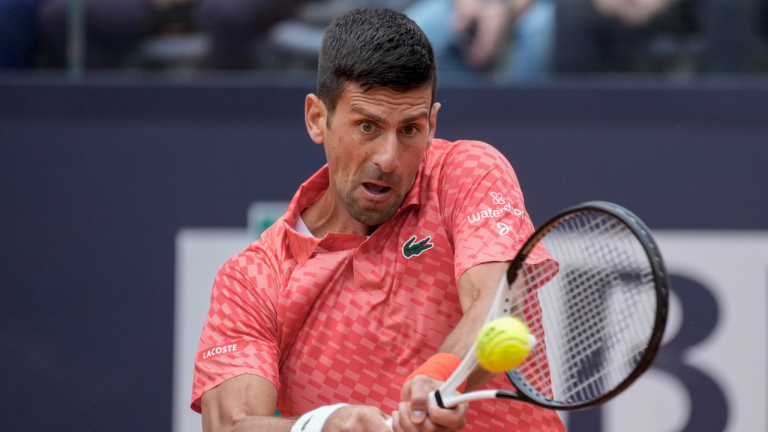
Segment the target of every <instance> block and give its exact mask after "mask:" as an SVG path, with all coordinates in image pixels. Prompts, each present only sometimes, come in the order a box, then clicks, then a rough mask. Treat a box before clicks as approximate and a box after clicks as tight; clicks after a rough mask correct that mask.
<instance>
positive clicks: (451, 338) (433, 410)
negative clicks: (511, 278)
mask: <svg viewBox="0 0 768 432" xmlns="http://www.w3.org/2000/svg"><path fill="white" fill-rule="evenodd" d="M508 268H509V263H508V262H491V263H484V264H479V265H476V266H474V267H471V268H469V269H467V271H465V272H464V274H462V275H461V278H459V282H458V284H457V288H458V292H459V301H460V302H461V309H462V311H463V313H464V316H463V317H462V318H461V320H459V323H458V324H457V325H456V327H455V328H454V329H453V331H451V333H450V334H449V335H448V336H447V337H446V338H445V341H444V342H443V344H442V345H441V346H440V349H439V350H438V352H444V353H451V354H454V355H456V356H458V357H459V358H463V357H464V355H465V354H466V353H467V351H469V349H470V348H471V347H472V343H473V342H474V340H475V335H477V332H478V331H480V328H481V327H482V326H483V324H484V323H485V318H486V316H487V315H488V310H489V309H490V307H491V304H492V303H493V299H494V297H495V296H496V288H497V287H498V286H499V281H500V280H501V278H502V276H503V275H504V274H505V273H506V272H507V269H508ZM493 377H494V374H493V373H491V372H488V371H486V370H484V369H482V368H477V369H476V370H475V371H474V372H472V374H471V375H470V376H469V378H468V379H467V386H466V391H471V390H475V389H477V388H479V387H481V386H483V385H485V384H486V383H488V381H490V380H491V379H492V378H493ZM440 384H442V382H440V381H437V380H434V379H432V378H429V377H426V376H424V375H418V376H416V377H414V378H413V379H412V380H410V381H408V382H407V383H406V384H405V386H404V387H403V400H405V401H407V402H410V407H411V419H412V421H413V422H414V423H416V424H422V423H423V422H424V421H425V420H426V416H425V414H427V413H428V417H429V420H430V421H432V422H434V423H435V424H437V425H445V426H448V425H454V426H455V425H456V416H457V414H459V413H460V414H461V417H462V418H461V421H462V422H463V413H464V411H466V406H465V407H463V408H462V409H461V410H460V412H454V410H443V409H440V408H439V407H428V403H427V397H428V395H429V392H431V391H434V390H436V389H437V388H438V387H439V386H440ZM464 405H466V404H464Z"/></svg>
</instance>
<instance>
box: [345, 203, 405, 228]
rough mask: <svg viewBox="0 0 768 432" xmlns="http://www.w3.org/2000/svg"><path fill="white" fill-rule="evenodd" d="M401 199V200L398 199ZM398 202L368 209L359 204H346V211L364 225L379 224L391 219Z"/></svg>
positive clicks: (395, 211)
mask: <svg viewBox="0 0 768 432" xmlns="http://www.w3.org/2000/svg"><path fill="white" fill-rule="evenodd" d="M400 201H402V200H400ZM398 208H400V203H392V204H390V205H388V206H386V207H384V208H381V209H369V208H365V207H363V206H359V205H351V206H347V211H348V212H349V214H350V216H352V218H353V219H355V220H356V221H358V222H360V223H361V224H363V225H366V226H379V225H381V224H383V223H384V222H386V221H388V220H390V219H392V216H394V215H395V213H397V209H398Z"/></svg>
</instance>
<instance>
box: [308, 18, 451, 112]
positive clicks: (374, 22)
mask: <svg viewBox="0 0 768 432" xmlns="http://www.w3.org/2000/svg"><path fill="white" fill-rule="evenodd" d="M347 82H352V83H356V84H359V85H360V86H361V87H364V88H365V89H366V90H370V89H373V88H376V87H387V88H389V89H392V90H394V91H398V92H406V91H409V90H415V89H419V88H423V87H424V86H426V85H428V84H431V85H432V102H433V103H434V101H435V93H436V92H437V64H436V63H435V53H434V51H433V49H432V44H431V43H430V42H429V39H427V36H426V35H425V34H424V32H423V31H422V30H421V28H419V26H418V25H417V24H416V23H415V22H413V20H411V19H410V18H408V17H407V16H405V15H404V14H402V13H400V12H396V11H393V10H389V9H356V10H353V11H350V12H347V13H345V14H344V15H342V16H340V17H338V18H336V19H335V20H334V21H333V22H332V23H331V24H330V25H329V26H328V28H327V29H326V30H325V35H324V36H323V45H322V48H321V49H320V58H319V61H318V67H317V96H318V97H319V98H320V100H322V101H323V103H324V104H325V106H326V107H327V108H328V111H329V115H328V124H330V119H331V116H332V114H333V111H334V110H335V109H336V105H337V104H338V102H339V99H340V98H341V94H342V92H343V90H344V85H345V84H346V83H347Z"/></svg>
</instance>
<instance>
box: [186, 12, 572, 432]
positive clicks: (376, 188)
mask: <svg viewBox="0 0 768 432" xmlns="http://www.w3.org/2000/svg"><path fill="white" fill-rule="evenodd" d="M436 89H437V73H436V65H435V61H434V53H433V51H432V47H431V45H430V44H429V41H428V40H427V39H426V36H425V35H424V33H423V32H422V31H421V30H420V29H419V28H418V26H416V24H415V23H414V22H413V21H411V20H410V19H408V18H407V17H405V16H404V15H402V14H400V13H398V12H394V11H390V10H358V11H353V12H350V13H348V14H345V15H344V16H342V17H340V18H339V19H337V20H335V21H334V22H333V23H332V24H331V25H330V26H329V28H328V29H327V30H326V34H325V37H324V40H323V47H322V50H321V53H320V59H319V66H318V94H317V96H315V95H312V94H310V95H308V96H307V98H306V101H305V120H306V124H307V130H308V132H309V135H310V137H311V138H312V140H313V141H315V142H316V143H318V144H320V143H322V144H323V145H324V146H325V151H326V156H327V160H328V165H327V166H326V167H323V168H322V169H321V170H320V171H318V172H317V173H316V174H315V175H314V176H312V178H310V179H309V180H308V181H307V182H306V183H304V185H302V186H301V188H300V189H299V191H298V192H297V193H296V195H295V196H294V198H293V201H292V202H291V204H290V207H289V209H288V211H287V212H286V214H285V216H283V217H282V218H281V219H279V220H278V221H277V222H276V223H275V225H273V226H272V227H271V228H269V229H268V230H267V231H266V232H265V233H264V234H263V235H262V237H261V239H260V240H259V241H257V242H254V243H253V244H252V245H251V246H250V247H249V248H248V249H246V250H245V251H243V252H242V253H240V254H238V255H237V256H235V257H234V258H232V259H231V260H230V261H228V262H227V263H226V264H225V265H224V266H223V267H222V269H221V270H220V271H219V273H218V275H217V277H216V281H215V282H214V287H213V293H212V296H211V308H210V311H209V314H208V317H207V320H206V324H205V326H204V328H203V334H202V337H201V339H200V345H199V349H198V356H197V359H196V367H195V378H194V390H193V395H192V408H193V409H195V410H197V411H198V412H202V414H203V428H204V430H206V431H229V430H239V431H262V430H264V431H267V430H268V431H289V430H292V431H293V432H297V431H305V432H319V431H321V430H322V431H326V432H331V431H373V432H385V431H388V430H389V429H388V428H387V426H386V424H385V420H386V419H387V418H388V417H389V415H391V416H392V419H393V422H394V430H395V431H396V432H404V431H408V432H413V431H451V430H457V429H460V428H462V427H463V426H464V425H465V424H467V425H468V426H469V427H470V428H471V429H472V430H480V431H483V430H488V431H490V430H501V429H504V430H518V431H534V430H536V431H550V430H557V431H562V430H564V428H563V427H562V423H560V421H559V419H558V418H557V415H556V414H555V413H554V412H552V411H546V410H542V409H539V408H536V407H533V406H531V405H526V404H522V403H515V402H513V403H509V402H495V401H484V402H475V403H473V405H472V406H469V407H468V406H467V404H462V405H460V406H458V407H456V408H454V409H440V408H438V407H435V406H428V405H427V394H428V392H429V391H431V390H434V389H436V388H437V387H438V386H439V385H440V383H441V379H436V378H435V377H436V375H435V374H434V373H433V372H431V371H429V370H428V369H429V367H426V366H427V365H431V366H440V367H451V366H446V365H448V364H449V363H451V362H453V365H452V367H454V368H455V366H456V364H457V363H458V358H459V357H461V356H463V355H464V354H465V353H466V352H467V350H468V349H469V347H470V345H471V343H472V340H473V337H474V335H475V334H476V333H477V331H478V330H479V328H480V327H481V325H482V323H483V320H484V318H485V316H486V314H487V311H488V308H489V306H490V303H491V302H492V300H493V296H494V294H495V289H496V287H497V284H498V281H499V279H500V278H501V277H502V275H503V274H504V272H505V270H506V268H507V266H508V264H507V262H508V261H509V260H511V259H512V258H513V257H514V255H515V253H516V251H517V249H518V248H519V247H520V246H521V245H522V243H523V241H524V240H525V239H526V238H527V237H528V235H529V234H530V233H531V232H532V231H533V227H532V224H531V222H530V220H529V218H528V217H527V215H526V214H525V211H524V205H523V198H522V194H521V192H520V189H519V185H518V183H517V179H516V178H515V175H514V172H513V171H512V167H511V166H510V165H509V163H508V162H507V161H506V159H504V157H503V156H502V155H501V154H500V153H498V152H497V151H496V150H494V149H493V148H492V147H490V146H488V145H487V144H483V143H479V142H473V141H465V142H457V143H449V142H446V141H442V140H437V139H434V133H435V125H436V120H437V113H438V110H439V108H440V104H439V103H435V102H434V99H435V92H436ZM504 209H506V210H504ZM436 353H438V354H436ZM417 368H418V369H417ZM414 371H415V372H414ZM410 374H413V376H412V377H409V375H410ZM408 378H410V379H408ZM438 378H439V377H438ZM442 379H445V377H443V378H442ZM490 379H493V382H492V383H491V385H493V386H496V387H503V386H506V388H511V386H510V385H509V384H506V383H505V378H504V377H503V375H501V376H497V377H493V376H492V375H490V374H489V373H487V372H484V371H481V370H478V371H476V372H475V373H474V374H473V375H472V376H470V378H469V379H468V382H467V384H466V390H467V391H469V390H473V389H476V388H478V387H480V386H482V385H484V384H485V383H487V382H488V380H490ZM401 399H402V402H401ZM340 403H350V404H352V405H348V406H344V405H339V404H340ZM275 408H277V409H279V411H280V414H281V417H275V416H273V413H274V410H275ZM299 415H303V416H302V417H301V418H300V419H298V421H297V419H296V418H295V417H296V416H299ZM286 417H287V418H286Z"/></svg>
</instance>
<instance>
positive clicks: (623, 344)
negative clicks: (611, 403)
mask: <svg viewBox="0 0 768 432" xmlns="http://www.w3.org/2000/svg"><path fill="white" fill-rule="evenodd" d="M542 245H543V248H542ZM547 256H550V257H551V258H553V260H546V259H545V260H544V261H541V260H542V259H543V258H546V257H547ZM537 262H539V263H540V264H539V265H538V266H537V264H536V263H537ZM553 262H554V263H553ZM507 281H508V283H509V287H510V288H509V293H510V296H509V298H508V299H505V300H504V301H503V302H502V303H501V305H500V310H499V311H497V313H499V314H502V313H511V314H515V315H517V316H520V317H521V318H523V319H524V321H525V322H526V324H528V326H529V327H530V328H531V332H532V333H533V334H534V336H536V338H537V339H538V340H539V344H537V346H536V348H535V349H534V350H533V351H532V352H531V354H530V355H529V357H528V358H527V359H526V361H525V362H524V363H523V364H522V365H521V366H520V367H519V368H517V369H514V370H512V371H509V372H507V376H508V378H509V380H510V381H511V382H512V384H513V385H514V386H515V388H516V389H517V390H518V392H517V395H516V397H515V398H520V399H523V400H526V401H528V402H531V403H533V404H536V405H539V406H542V407H545V408H551V409H558V410H575V409H581V408H587V407H590V406H596V405H600V404H602V403H605V402H607V401H608V400H610V399H611V398H613V397H614V396H616V395H617V394H619V393H620V392H621V391H623V390H624V389H626V388H627V387H628V386H629V385H630V384H632V382H634V381H635V380H636V379H637V378H638V377H639V376H640V375H641V374H642V373H643V372H644V371H645V370H646V369H648V367H649V366H650V365H651V363H652V361H653V359H654V357H655V356H656V353H657V352H658V350H659V348H660V345H661V340H662V337H663V334H664V328H665V326H666V321H667V310H668V298H669V281H668V276H667V271H666V268H665V266H664V261H663V259H662V256H661V253H660V251H659V248H658V246H657V245H656V242H655V241H654V239H653V236H652V235H651V233H650V230H649V229H648V227H647V226H646V225H645V224H644V223H643V222H642V221H641V220H640V219H639V218H638V217H637V216H635V215H634V214H633V213H632V212H630V211H629V210H627V209H625V208H623V207H621V206H619V205H616V204H612V203H608V202H601V201H594V202H588V203H584V204H581V205H579V206H576V207H573V208H571V209H568V210H566V211H564V212H562V213H561V214H559V215H557V216H555V217H553V218H552V219H550V220H549V221H547V222H546V223H545V224H544V225H542V227H540V228H539V229H538V230H537V231H536V232H535V233H534V234H533V235H532V236H531V237H530V238H529V239H528V240H527V241H526V243H525V244H524V245H523V247H522V248H521V250H520V252H519V253H518V255H517V256H516V257H515V259H514V260H513V261H512V263H511V265H510V268H509V271H508V273H507ZM515 298H517V299H518V302H520V300H519V299H521V298H522V299H523V300H522V301H521V302H520V303H521V304H518V305H517V307H515V305H513V306H512V307H511V308H505V306H504V305H507V304H510V303H511V302H513V301H514V299H515ZM561 315H564V316H565V318H560V316H561ZM500 396H501V395H500ZM501 397H504V396H501Z"/></svg>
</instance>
